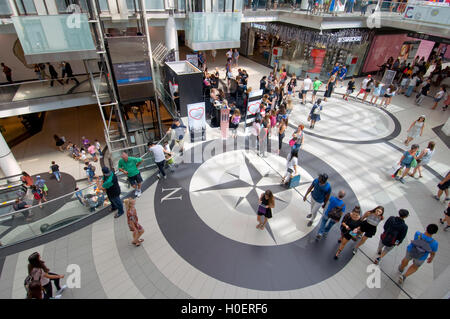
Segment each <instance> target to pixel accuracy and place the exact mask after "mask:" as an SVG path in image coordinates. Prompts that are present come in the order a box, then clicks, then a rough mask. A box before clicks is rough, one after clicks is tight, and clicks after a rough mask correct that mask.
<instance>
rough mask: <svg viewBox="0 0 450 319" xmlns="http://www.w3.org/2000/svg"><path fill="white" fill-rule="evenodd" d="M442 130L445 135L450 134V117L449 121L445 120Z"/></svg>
mask: <svg viewBox="0 0 450 319" xmlns="http://www.w3.org/2000/svg"><path fill="white" fill-rule="evenodd" d="M441 130H442V132H444V134H445V135H447V136H450V117H449V118H448V119H447V122H445V124H444V126H443V127H442V129H441Z"/></svg>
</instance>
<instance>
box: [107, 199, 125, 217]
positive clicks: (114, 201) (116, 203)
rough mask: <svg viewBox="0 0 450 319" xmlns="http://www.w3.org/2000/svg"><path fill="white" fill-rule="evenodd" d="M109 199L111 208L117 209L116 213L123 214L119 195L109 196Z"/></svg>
mask: <svg viewBox="0 0 450 319" xmlns="http://www.w3.org/2000/svg"><path fill="white" fill-rule="evenodd" d="M109 201H110V202H111V207H112V209H113V210H115V209H117V210H118V212H117V215H119V216H120V215H122V214H123V205H122V201H121V200H120V196H117V197H113V198H110V199H109Z"/></svg>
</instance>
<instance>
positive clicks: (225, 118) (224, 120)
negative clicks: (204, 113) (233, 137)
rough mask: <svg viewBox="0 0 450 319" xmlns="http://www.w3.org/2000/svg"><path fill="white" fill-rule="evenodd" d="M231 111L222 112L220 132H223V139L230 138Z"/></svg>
mask: <svg viewBox="0 0 450 319" xmlns="http://www.w3.org/2000/svg"><path fill="white" fill-rule="evenodd" d="M229 123H230V109H226V108H222V109H221V110H220V130H221V131H222V138H223V139H226V138H227V137H228V127H229V126H230V124H229Z"/></svg>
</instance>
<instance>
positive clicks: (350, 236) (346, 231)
mask: <svg viewBox="0 0 450 319" xmlns="http://www.w3.org/2000/svg"><path fill="white" fill-rule="evenodd" d="M344 230H345V232H344V231H343V229H341V233H342V236H343V237H344V238H345V239H347V240H352V238H353V236H352V235H350V232H349V231H348V230H347V229H344Z"/></svg>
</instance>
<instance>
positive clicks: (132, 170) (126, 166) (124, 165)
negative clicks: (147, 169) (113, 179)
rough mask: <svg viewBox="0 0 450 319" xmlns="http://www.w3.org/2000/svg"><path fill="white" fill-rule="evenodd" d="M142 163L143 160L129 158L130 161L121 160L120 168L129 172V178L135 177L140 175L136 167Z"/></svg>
mask: <svg viewBox="0 0 450 319" xmlns="http://www.w3.org/2000/svg"><path fill="white" fill-rule="evenodd" d="M140 162H142V158H137V157H131V156H128V161H126V162H125V161H124V160H123V158H121V159H120V160H119V168H121V169H123V170H126V171H127V172H128V177H133V176H136V175H137V174H139V169H138V168H137V167H136V165H137V163H140Z"/></svg>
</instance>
